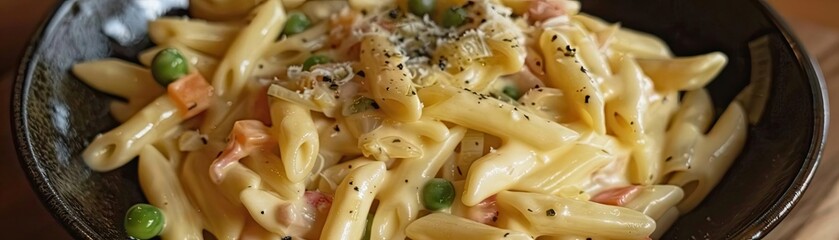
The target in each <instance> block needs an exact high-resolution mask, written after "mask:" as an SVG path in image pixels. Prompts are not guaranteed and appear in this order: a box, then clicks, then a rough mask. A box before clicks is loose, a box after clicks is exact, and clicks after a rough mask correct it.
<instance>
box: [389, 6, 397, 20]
mask: <svg viewBox="0 0 839 240" xmlns="http://www.w3.org/2000/svg"><path fill="white" fill-rule="evenodd" d="M387 16H388V17H390V18H393V19H396V18H398V17H399V9H398V8H394V9H391V10H390V12H388V13H387Z"/></svg>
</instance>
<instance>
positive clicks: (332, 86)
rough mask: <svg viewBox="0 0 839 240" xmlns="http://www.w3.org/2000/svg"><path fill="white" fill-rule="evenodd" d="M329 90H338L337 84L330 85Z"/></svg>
mask: <svg viewBox="0 0 839 240" xmlns="http://www.w3.org/2000/svg"><path fill="white" fill-rule="evenodd" d="M329 89H332V90H338V84H335V83H332V84H329Z"/></svg>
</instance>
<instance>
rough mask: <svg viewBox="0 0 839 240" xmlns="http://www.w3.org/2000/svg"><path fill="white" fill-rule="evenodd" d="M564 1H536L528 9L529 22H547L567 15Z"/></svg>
mask: <svg viewBox="0 0 839 240" xmlns="http://www.w3.org/2000/svg"><path fill="white" fill-rule="evenodd" d="M561 1H562V0H534V1H532V2H530V8H528V10H527V13H528V20H530V21H531V22H544V21H545V20H548V19H551V18H555V17H559V16H562V15H565V7H564V4H562V2H561Z"/></svg>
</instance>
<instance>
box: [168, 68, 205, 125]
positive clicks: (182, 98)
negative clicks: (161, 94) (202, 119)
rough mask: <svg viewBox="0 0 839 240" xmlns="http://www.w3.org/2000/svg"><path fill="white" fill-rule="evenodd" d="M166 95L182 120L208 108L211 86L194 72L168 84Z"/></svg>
mask: <svg viewBox="0 0 839 240" xmlns="http://www.w3.org/2000/svg"><path fill="white" fill-rule="evenodd" d="M167 93H168V95H169V98H170V99H172V102H174V103H175V105H176V106H177V107H178V109H179V110H180V112H181V114H183V116H184V118H191V117H193V116H195V115H198V114H199V113H201V112H203V111H204V110H206V109H207V108H209V107H210V102H211V100H212V99H211V98H212V96H213V86H210V84H209V83H207V80H205V79H204V77H203V76H201V74H200V73H197V72H196V73H192V74H190V75H187V76H185V77H182V78H180V79H178V80H177V81H175V82H173V83H170V84H169V86H168V87H167Z"/></svg>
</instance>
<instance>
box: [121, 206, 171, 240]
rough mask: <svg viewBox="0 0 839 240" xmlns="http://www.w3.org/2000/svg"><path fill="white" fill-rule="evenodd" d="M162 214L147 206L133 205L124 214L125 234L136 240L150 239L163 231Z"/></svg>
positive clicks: (158, 210)
mask: <svg viewBox="0 0 839 240" xmlns="http://www.w3.org/2000/svg"><path fill="white" fill-rule="evenodd" d="M164 224H165V220H164V217H163V212H161V211H160V209H158V208H157V207H155V206H152V205H148V204H142V203H140V204H135V205H134V206H131V208H129V209H128V212H126V213H125V232H126V233H128V235H129V236H131V237H133V238H136V239H150V238H153V237H155V236H157V235H159V234H160V232H161V231H163V226H164Z"/></svg>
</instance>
